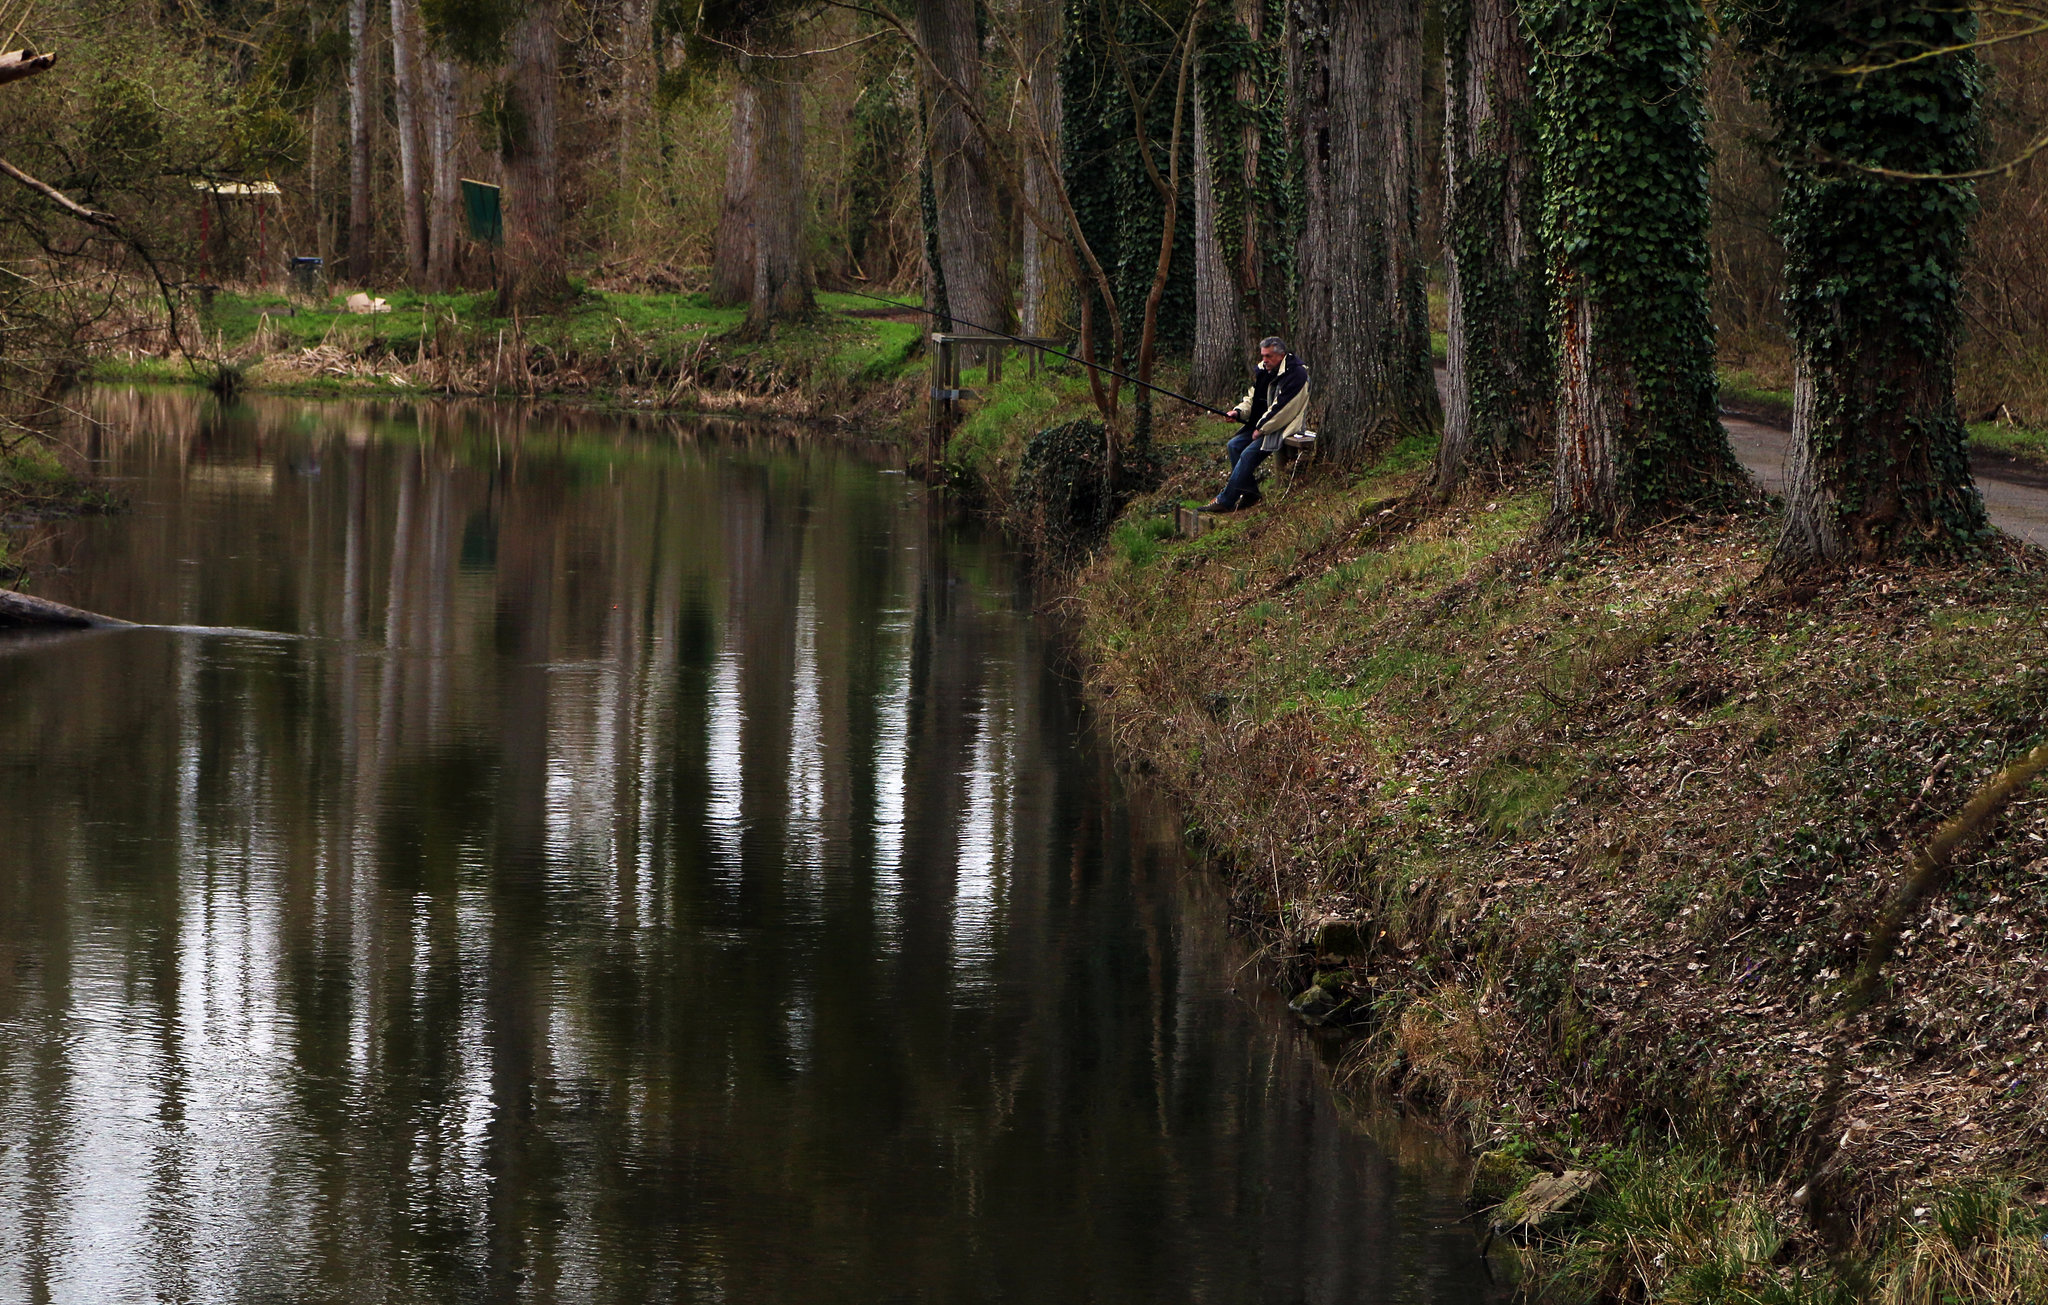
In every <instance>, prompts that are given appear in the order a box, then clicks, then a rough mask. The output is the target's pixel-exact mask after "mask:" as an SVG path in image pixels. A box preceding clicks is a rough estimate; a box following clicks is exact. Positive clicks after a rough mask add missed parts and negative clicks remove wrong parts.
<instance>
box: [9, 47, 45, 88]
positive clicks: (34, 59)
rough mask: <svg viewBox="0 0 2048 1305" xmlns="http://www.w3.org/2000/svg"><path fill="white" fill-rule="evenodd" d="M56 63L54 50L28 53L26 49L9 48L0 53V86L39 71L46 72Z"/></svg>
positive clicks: (31, 75)
mask: <svg viewBox="0 0 2048 1305" xmlns="http://www.w3.org/2000/svg"><path fill="white" fill-rule="evenodd" d="M56 63H57V53H56V51H54V50H49V51H45V52H44V53H42V54H30V53H29V52H28V51H26V50H9V51H8V52H7V53H6V54H0V86H5V85H6V84H7V83H9V82H18V81H20V80H21V79H22V78H24V77H33V76H35V75H36V74H37V73H40V72H48V71H50V69H51V68H52V67H54V66H55V65H56Z"/></svg>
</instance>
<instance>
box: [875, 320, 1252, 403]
mask: <svg viewBox="0 0 2048 1305" xmlns="http://www.w3.org/2000/svg"><path fill="white" fill-rule="evenodd" d="M841 293H843V294H849V295H859V296H860V297H861V298H863V299H872V300H874V301H875V302H876V303H878V304H887V305H889V306H890V307H891V308H908V309H909V310H910V311H912V312H914V313H923V314H924V315H925V316H926V317H933V318H936V317H938V316H939V312H938V310H937V309H934V308H926V307H925V306H923V305H922V304H905V303H898V302H897V301H896V300H894V299H884V298H882V296H880V295H871V294H868V293H867V292H866V291H862V290H846V291H842V292H841ZM946 319H947V320H948V321H953V322H958V323H960V325H962V326H971V327H973V328H974V329H975V330H977V331H985V332H987V333H988V334H990V335H1000V336H1002V337H1003V338H1004V339H1005V340H1012V341H1015V342H1016V343H1018V344H1021V345H1023V346H1024V347H1025V348H1027V349H1041V350H1043V351H1045V352H1046V353H1049V354H1051V355H1052V356H1053V357H1055V358H1065V359H1066V360H1067V361H1068V362H1077V363H1080V364H1081V365H1082V366H1083V367H1092V368H1094V369H1095V370H1096V371H1098V372H1108V373H1109V374H1110V375H1111V376H1115V377H1117V378H1118V379H1120V380H1126V381H1129V382H1130V383H1131V384H1133V385H1142V386H1144V387H1145V388H1146V389H1148V390H1157V391H1159V393H1161V394H1163V395H1165V396H1166V397H1167V398H1169V399H1179V400H1180V401H1181V402H1182V403H1185V404H1187V405H1188V406H1189V407H1191V408H1200V409H1201V410H1202V411H1203V412H1213V413H1215V414H1216V415H1217V416H1219V417H1222V418H1225V419H1226V420H1229V421H1236V420H1237V418H1235V417H1232V416H1231V415H1230V414H1229V413H1227V412H1225V411H1223V409H1221V408H1212V407H1210V406H1209V405H1208V404H1206V403H1203V402H1202V401H1201V400H1200V399H1190V398H1189V397H1188V396H1187V395H1185V394H1182V393H1180V392H1179V391H1178V390H1169V389H1167V388H1166V387H1165V386H1164V385H1154V384H1153V383H1152V382H1150V381H1141V380H1139V379H1138V378H1137V377H1135V376H1133V375H1131V374H1130V373H1128V372H1120V371H1118V370H1117V369H1116V368H1114V367H1104V366H1103V365H1102V364H1101V363H1099V362H1097V363H1092V362H1089V361H1088V360H1087V359H1086V358H1076V357H1075V356H1074V355H1073V354H1070V353H1066V352H1063V351H1061V350H1059V349H1055V348H1053V347H1052V346H1051V345H1046V344H1035V343H1033V342H1032V341H1030V340H1026V339H1024V338H1023V337H1022V336H1017V335H1011V334H1010V333H1009V332H1008V331H998V330H997V329H996V328H994V327H993V326H983V325H982V324H981V323H979V322H970V321H968V320H967V319H966V318H964V317H960V316H958V315H956V314H953V313H947V314H946Z"/></svg>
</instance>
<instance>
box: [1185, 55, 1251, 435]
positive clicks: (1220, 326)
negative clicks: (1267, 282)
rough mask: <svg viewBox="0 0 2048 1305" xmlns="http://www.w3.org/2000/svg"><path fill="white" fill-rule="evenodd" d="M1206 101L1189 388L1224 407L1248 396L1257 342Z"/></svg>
mask: <svg viewBox="0 0 2048 1305" xmlns="http://www.w3.org/2000/svg"><path fill="white" fill-rule="evenodd" d="M1202 98H1203V97H1202V96H1201V95H1199V94H1197V95H1196V96H1195V356H1194V369H1193V371H1192V372H1191V373H1190V375H1189V377H1188V388H1189V389H1190V390H1192V391H1193V392H1194V395H1195V397H1196V398H1198V399H1201V400H1203V401H1205V402H1209V403H1216V404H1221V403H1223V402H1225V401H1227V400H1232V399H1235V398H1237V397H1238V396H1239V395H1240V394H1242V393H1243V386H1244V374H1245V368H1246V366H1247V359H1248V358H1249V357H1250V353H1251V344H1252V341H1251V325H1250V323H1249V322H1248V321H1247V320H1246V317H1245V310H1244V300H1243V298H1242V296H1241V295H1240V294H1239V292H1238V285H1237V269H1236V268H1234V267H1232V266H1231V265H1230V256H1229V251H1227V250H1226V249H1225V248H1224V245H1223V239H1222V234H1221V232H1220V231H1219V230H1218V221H1217V217H1218V215H1217V211H1216V207H1217V201H1218V195H1217V190H1218V186H1217V178H1216V175H1215V174H1216V167H1215V158H1214V154H1215V151H1214V149H1213V147H1212V145H1211V143H1210V134H1211V132H1212V131H1213V130H1214V127H1213V125H1212V124H1211V123H1210V121H1209V119H1210V117H1211V116H1212V115H1211V114H1210V113H1209V112H1208V111H1207V110H1205V109H1204V108H1203V105H1202ZM1238 211H1239V212H1240V213H1242V212H1243V209H1242V208H1240V209H1239V210H1238Z"/></svg>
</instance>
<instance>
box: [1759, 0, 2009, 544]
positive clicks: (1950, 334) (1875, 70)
mask: <svg viewBox="0 0 2048 1305" xmlns="http://www.w3.org/2000/svg"><path fill="white" fill-rule="evenodd" d="M1742 30H1743V34H1744V37H1745V43H1746V44H1747V45H1748V47H1749V48H1750V49H1751V50H1752V51H1753V52H1755V53H1757V54H1758V55H1760V56H1761V57H1760V58H1759V59H1758V61H1757V63H1756V64H1755V67H1754V70H1753V75H1752V82H1753V85H1754V87H1755V89H1756V90H1757V92H1758V93H1759V94H1760V95H1761V97H1762V98H1763V99H1764V100H1765V101H1766V102H1768V103H1769V104H1770V106H1771V111H1772V114H1773V117H1774V119H1775V122H1776V127H1777V140H1776V151H1777V155H1778V157H1779V159H1780V161H1781V162H1782V163H1783V165H1784V168H1785V198H1784V204H1783V207H1782V209H1781V210H1780V213H1779V217H1778V230H1779V234H1780V235H1781V236H1782V238H1783V239H1784V242H1785V297H1784V302H1785V316H1786V324H1787V326H1788V327H1789V329H1790V333H1791V336H1792V344H1793V361H1794V382H1793V407H1792V423H1793V426H1792V441H1793V443H1792V459H1791V468H1790V470H1791V483H1790V485H1789V487H1788V489H1787V493H1786V509H1787V510H1786V520H1785V533H1784V536H1783V538H1782V539H1781V541H1780V543H1779V546H1778V562H1779V564H1780V565H1783V566H1790V567H1798V566H1801V565H1805V564H1809V563H1840V562H1847V561H1874V560H1877V559H1880V558H1884V557H1887V556H1892V555H1897V554H1902V553H1921V552H1952V551H1955V550H1957V549H1960V548H1966V547H1968V546H1970V545H1972V544H1974V543H1976V542H1977V541H1979V540H1981V539H1982V538H1983V537H1984V536H1985V535H1986V534H1987V533H1988V530H1989V527H1988V525H1987V523H1986V519H1985V515H1984V503H1983V499H1982V497H1981V496H1980V495H1979V494H1978V493H1977V490H1976V488H1975V487H1974V486H1973V485H1972V483H1971V480H1970V464H1969V457H1968V452H1967V434H1966V432H1965V431H1964V429H1963V424H1962V421H1961V419H1960V417H1959V416H1958V415H1957V412H1956V403H1955V351H1956V335H1957V332H1958V329H1959V328H1960V325H1961V322H1960V315H1961V307H1960V303H1959V297H1960V293H1961V269H1962V261H1963V255H1964V251H1965V248H1966V246H1967V243H1968V239H1969V224H1970V219H1971V216H1972V215H1973V213H1974V212H1975V193H1974V189H1973V187H1972V186H1971V184H1970V183H1969V182H1967V181H1958V180H1942V179H1938V178H1931V177H1922V178H1919V179H1910V178H1900V177H1890V178H1888V177H1884V176H1881V175H1876V174H1874V173H1873V172H1872V171H1870V169H1885V170H1889V171H1892V172H1895V173H1908V174H1914V173H1917V174H1929V173H1935V174H1938V173H1955V172H1965V171H1968V170H1970V169H1971V168H1973V167H1974V166H1975V165H1976V163H1977V161H1978V154H1979V147H1978V139H1979V136H1978V132H1979V111H1978V99H1979V95H1980V93H1981V91H1982V85H1983V80H1982V72H1981V69H1980V67H1979V64H1978V61H1977V58H1976V55H1975V54H1974V53H1973V52H1971V51H1969V50H1967V49H1961V48H1958V47H1962V46H1965V45H1967V43H1968V42H1970V41H1971V40H1972V39H1973V38H1974V37H1975V36H1976V34H1977V20H1976V16H1975V14H1974V12H1973V11H1972V10H1971V9H1969V8H1968V7H1966V6H1954V5H1942V6H1936V5H1932V4H1928V3H1925V2H1924V0H1921V2H1918V3H1916V2H1914V0H1864V2H1862V3H1850V4H1842V3H1839V0H1830V2H1829V3H1819V2H1818V0H1785V3H1783V4H1780V5H1778V6H1777V7H1774V8H1771V9H1768V10H1761V9H1760V10H1756V11H1753V12H1750V13H1747V14H1745V15H1744V21H1743V26H1742ZM1931 50H1948V51H1950V53H1946V54H1940V55H1935V56H1934V57H1924V55H1925V52H1927V51H1931ZM1913 56H1923V57H1913ZM1907 58H1911V62H1898V61H1899V60H1903V59H1907ZM1888 65H1889V66H1888ZM1858 66H1861V67H1864V68H1868V69H1870V70H1869V71H1864V72H1858V73H1850V72H1849V71H1847V70H1848V69H1849V68H1852V67H1858Z"/></svg>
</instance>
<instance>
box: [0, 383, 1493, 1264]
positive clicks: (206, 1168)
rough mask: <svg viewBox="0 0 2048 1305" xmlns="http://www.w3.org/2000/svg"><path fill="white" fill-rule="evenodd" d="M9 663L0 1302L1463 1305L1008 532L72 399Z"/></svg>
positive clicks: (1415, 1189)
mask: <svg viewBox="0 0 2048 1305" xmlns="http://www.w3.org/2000/svg"><path fill="white" fill-rule="evenodd" d="M95 402H96V404H97V407H98V410H99V411H100V413H101V415H102V416H104V417H106V418H107V419H108V421H109V425H108V426H107V427H106V428H104V429H103V430H102V431H100V432H99V433H98V434H96V435H95V436H93V437H92V440H93V450H94V452H95V454H96V455H97V456H98V457H99V458H101V459H102V461H103V464H104V465H105V466H106V467H108V468H109V469H110V470H111V471H112V472H114V473H115V474H116V475H118V476H120V477H123V478H125V480H124V482H123V483H124V485H125V488H126V490H127V491H128V493H129V494H130V496H131V498H132V500H133V510H132V511H131V512H130V513H128V514H127V515H124V516H121V517H117V518H111V519H97V520H84V521H74V522H67V523H64V524H62V525H61V526H57V527H50V528H44V529H42V530H40V531H37V532H35V533H33V534H32V535H30V536H25V537H22V538H21V539H18V540H17V543H18V544H19V545H20V546H23V547H26V548H28V549H29V550H30V551H31V552H32V554H33V557H34V560H35V561H36V562H37V563H39V564H41V565H43V566H52V565H54V566H56V567H58V568H61V569H59V570H58V571H57V572H56V573H54V574H46V575H45V576H44V577H43V578H42V579H41V580H40V581H39V583H38V591H39V592H41V593H43V594H45V595H46V596H49V597H53V598H58V599H62V600H64V601H68V602H74V603H78V604H81V605H84V606H88V607H92V608H95V609H98V610H102V611H106V612H109V613H112V614H116V615H120V616H124V617H128V618H131V619H134V620H140V621H155V622H164V623H171V624H179V625H208V626H240V627H252V628H256V629H263V630H273V631H283V632H290V633H292V634H296V635H300V636H304V637H302V638H296V639H283V640H266V639H260V638H255V637H249V636H243V635H207V634H192V633H176V632H169V631H162V630H137V631H121V632H113V633H95V634H90V635H78V636H67V637H62V638H54V639H36V640H29V641H24V640H19V639H17V640H13V641H11V642H6V643H0V794H4V808H0V1300H5V1301H43V1300H63V1301H91V1302H115V1301H145V1300H152V1301H180V1302H182V1301H194V1302H200V1301H206V1302H211V1301H272V1300H274V1301H392V1302H398V1301H406V1302H410V1301H436V1302H453V1301H511V1300H535V1301H553V1300H565V1301H643V1300H644V1301H697V1300H703V1301H734V1302H756V1301H772V1302H810V1301H849V1302H867V1301H931V1302H972V1301H997V1300H1000V1301H1032V1302H1041V1301H1043V1302H1066V1301H1104V1302H1125V1301H1134V1302H1138V1301H1176V1302H1177V1301H1216V1302H1238V1301H1275V1302H1294V1301H1313V1302H1392V1301H1413V1302H1468V1301H1476V1300H1479V1299H1481V1298H1482V1297H1483V1296H1484V1295H1485V1292H1486V1288H1485V1286H1484V1280H1483V1277H1482V1271H1481V1269H1480V1267H1479V1266H1478V1264H1477V1263H1476V1261H1475V1260H1474V1259H1473V1257H1472V1247H1471V1239H1470V1234H1469V1232H1468V1231H1466V1229H1464V1228H1462V1227H1459V1226H1456V1225H1454V1224H1452V1223H1451V1220H1452V1219H1453V1218H1454V1217H1455V1215H1456V1213H1457V1206H1456V1200H1455V1192H1454V1191H1453V1187H1454V1174H1453V1165H1452V1163H1451V1161H1450V1160H1449V1158H1448V1157H1447V1155H1446V1154H1445V1153H1444V1152H1443V1151H1442V1150H1441V1149H1440V1148H1439V1147H1438V1146H1437V1145H1436V1144H1435V1143H1434V1142H1433V1141H1432V1140H1431V1139H1430V1138H1429V1137H1428V1136H1427V1135H1424V1134H1421V1133H1419V1132H1417V1131H1414V1130H1411V1129H1407V1128H1404V1127H1403V1126H1402V1125H1400V1124H1399V1123H1398V1122H1396V1121H1393V1120H1390V1119H1387V1120H1379V1121H1377V1122H1373V1123H1370V1124H1369V1125H1368V1126H1359V1125H1352V1124H1347V1123H1346V1122H1344V1120H1343V1119H1342V1118H1340V1116H1339V1115H1338V1113H1337V1112H1336V1111H1335V1110H1334V1108H1333V1106H1332V1104H1331V1102H1330V1100H1329V1097H1328V1094H1327V1091H1326V1089H1325V1086H1324V1084H1323V1083H1322V1082H1321V1081H1320V1079H1319V1076H1318V1071H1317V1069H1316V1063H1317V1062H1316V1059H1315V1056H1314V1053H1313V1049H1312V1048H1311V1047H1310V1046H1309V1045H1308V1044H1307V1043H1306V1041H1305V1039H1304V1038H1303V1036H1302V1035H1301V1034H1300V1033H1299V1032H1298V1031H1297V1030H1295V1029H1294V1028H1292V1027H1291V1026H1290V1025H1289V1024H1288V1023H1287V1022H1286V1020H1285V1019H1284V1018H1282V1015H1281V1013H1280V1012H1278V1011H1277V1010H1276V1009H1275V1007H1274V1005H1273V1003H1272V1001H1271V999H1270V997H1267V996H1264V995H1262V994H1261V993H1260V992H1259V991H1257V988H1258V985H1257V984H1256V982H1254V981H1253V980H1251V979H1250V978H1249V976H1248V977H1247V982H1246V989H1245V991H1243V992H1239V993H1233V991H1232V990H1231V986H1230V980H1231V976H1232V974H1233V972H1235V971H1236V970H1237V968H1238V966H1239V965H1240V964H1241V963H1242V958H1241V957H1240V956H1238V955H1237V954H1236V953H1235V952H1234V951H1233V949H1232V947H1231V944H1230V942H1229V940H1228V939H1227V938H1226V936H1225V935H1224V932H1223V928H1222V917H1221V911H1220V907H1219V905H1218V904H1217V902H1216V901H1215V900H1214V898H1213V895H1212V891H1211V889H1210V887H1209V886H1208V882H1207V880H1206V879H1205V877H1204V875H1203V874H1202V872H1200V871H1199V870H1197V869H1191V868H1190V867H1189V866H1188V865H1187V864H1186V863H1185V861H1184V860H1183V858H1182V854H1181V852H1180V849H1179V847H1178V845H1177V842H1176V840H1175V837H1174V830H1173V824H1172V820H1171V818H1170V816H1169V815H1168V814H1167V813H1165V812H1162V811H1159V810H1156V809H1154V808H1152V807H1150V806H1147V805H1146V804H1145V803H1144V802H1142V801H1138V800H1127V799H1126V798H1125V796H1124V795H1123V794H1122V793H1121V792H1120V790H1119V786H1118V784H1117V782H1116V779H1115V777H1114V775H1113V774H1112V773H1111V771H1110V770H1109V769H1108V768H1107V766H1106V765H1105V761H1104V757H1103V754H1102V752H1101V750H1100V749H1099V748H1097V747H1096V746H1094V745H1093V744H1091V743H1090V742H1088V741H1087V740H1086V739H1085V738H1084V737H1080V735H1079V727H1080V718H1079V712H1078V708H1077V703H1076V701H1075V696H1074V693H1073V690H1072V687H1071V685H1070V684H1069V683H1068V681H1067V679H1066V678H1065V677H1064V676H1063V674H1062V672H1061V670H1060V669H1059V664H1058V658H1057V655H1056V650H1054V649H1051V648H1049V647H1048V637H1047V635H1046V633H1045V631H1044V630H1043V628H1042V627H1041V625H1040V624H1039V623H1037V622H1034V620H1033V619H1031V617H1030V616H1029V615H1028V605H1027V595H1026V593H1025V592H1024V589H1023V585H1022V580H1021V578H1020V575H1019V573H1018V570H1017V568H1016V567H1015V566H1014V565H1013V560H1012V559H1011V558H1010V557H1008V556H1007V555H1006V554H1005V552H1004V550H1003V549H1002V548H1001V547H1000V545H999V542H998V541H996V540H994V539H992V538H990V537H989V536H987V535H986V534H984V533H981V532H978V531H977V530H975V529H974V528H971V527H969V526H966V525H963V524H961V523H959V522H957V521H951V520H948V519H946V518H945V517H944V516H943V515H942V514H940V513H938V512H936V511H934V510H933V509H932V508H931V507H929V506H928V505H927V503H926V500H925V498H924V496H923V495H922V493H921V492H920V491H919V490H917V489H916V488H915V487H914V486H912V485H910V484H909V483H907V481H906V480H905V478H904V477H902V476H900V475H891V474H886V473H885V472H884V470H883V469H882V467H881V465H880V464H879V463H878V462H877V461H876V460H873V459H869V458H864V457H861V456H858V455H855V454H853V453H850V452H848V451H845V450H842V449H837V448H833V447H822V448H821V447H817V446H816V445H815V443H811V444H806V443H804V442H800V441H797V440H794V439H791V438H789V437H787V436H785V435H780V434H776V433H772V432H766V431H761V430H753V431H747V430H742V429H738V428H728V429H726V430H723V431H719V430H710V429H699V428H679V427H676V426H673V425H668V426H661V427H658V428H657V427H651V426H650V427H648V428H647V429H644V430H640V431H631V430H627V429H624V428H622V427H621V426H620V424H619V423H618V422H616V421H610V420H606V419H599V418H593V417H590V416H580V417H573V418H572V417H567V416H554V417H550V416H546V415H537V416H536V415H530V414H529V415H525V416H521V415H519V414H515V413H510V412H506V411H502V410H490V409H473V410H462V409H454V408H422V409H420V410H418V411H414V410H413V409H410V408H405V407H396V408H389V409H385V408H373V407H365V406H359V405H340V404H334V405H320V404H311V403H298V402H289V401H282V400H266V401H259V402H257V403H254V404H250V405H244V406H240V407H237V408H234V409H232V410H230V411H227V412H222V411H221V410H219V409H218V408H215V407H213V406H212V405H211V404H210V402H201V401H199V400H197V399H196V398H194V397H192V396H188V395H183V394H162V393H112V392H110V393H105V394H101V395H99V396H97V398H96V400H95Z"/></svg>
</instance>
